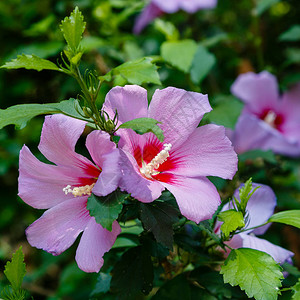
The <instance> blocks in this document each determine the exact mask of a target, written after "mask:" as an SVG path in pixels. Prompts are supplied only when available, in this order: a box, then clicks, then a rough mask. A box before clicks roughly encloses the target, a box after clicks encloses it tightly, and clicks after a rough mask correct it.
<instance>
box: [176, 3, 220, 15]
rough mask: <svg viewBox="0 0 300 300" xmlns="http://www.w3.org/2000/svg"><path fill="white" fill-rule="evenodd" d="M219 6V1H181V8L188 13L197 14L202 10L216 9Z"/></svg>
mask: <svg viewBox="0 0 300 300" xmlns="http://www.w3.org/2000/svg"><path fill="white" fill-rule="evenodd" d="M216 5H217V0H193V1H190V0H181V1H180V7H181V9H182V10H184V11H186V12H188V13H195V12H196V11H198V10H200V9H208V8H214V7H215V6H216Z"/></svg>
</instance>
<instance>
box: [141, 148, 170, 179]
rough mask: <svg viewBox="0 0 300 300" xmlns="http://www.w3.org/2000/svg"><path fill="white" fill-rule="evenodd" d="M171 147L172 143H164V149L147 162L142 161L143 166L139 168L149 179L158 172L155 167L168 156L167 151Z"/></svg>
mask: <svg viewBox="0 0 300 300" xmlns="http://www.w3.org/2000/svg"><path fill="white" fill-rule="evenodd" d="M171 148H172V144H164V149H163V150H161V151H160V152H159V153H158V154H157V155H156V156H155V157H154V158H153V159H152V160H151V161H150V162H149V163H148V164H146V163H145V162H143V163H142V164H143V166H142V167H141V168H140V172H141V173H142V174H143V175H144V176H145V177H147V178H149V179H151V178H152V176H153V175H157V174H159V172H158V171H156V169H158V168H159V166H160V165H161V164H163V163H164V162H165V161H166V160H167V158H168V157H169V156H170V154H169V151H170V150H171Z"/></svg>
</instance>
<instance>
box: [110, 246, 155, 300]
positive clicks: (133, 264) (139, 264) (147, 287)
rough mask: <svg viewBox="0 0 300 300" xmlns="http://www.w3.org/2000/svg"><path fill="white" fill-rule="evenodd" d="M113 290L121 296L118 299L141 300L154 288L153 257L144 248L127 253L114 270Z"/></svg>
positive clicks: (136, 248)
mask: <svg viewBox="0 0 300 300" xmlns="http://www.w3.org/2000/svg"><path fill="white" fill-rule="evenodd" d="M112 273H113V276H112V280H111V289H112V291H113V292H117V293H119V294H120V297H119V298H118V299H128V300H131V299H140V298H139V297H136V296H140V295H142V293H143V294H148V293H149V292H150V291H151V290H152V286H153V265H152V260H151V255H150V254H149V252H148V250H147V249H146V248H145V247H143V246H138V247H135V248H132V249H129V250H128V251H126V252H125V253H124V254H123V255H122V257H121V260H120V261H119V262H118V263H117V264H116V265H115V267H114V269H113V272H112Z"/></svg>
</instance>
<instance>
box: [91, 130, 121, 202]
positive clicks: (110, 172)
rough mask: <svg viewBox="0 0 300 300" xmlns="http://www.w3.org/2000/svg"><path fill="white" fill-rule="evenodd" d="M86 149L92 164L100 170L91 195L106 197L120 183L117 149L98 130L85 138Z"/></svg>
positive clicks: (106, 135)
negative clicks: (92, 161)
mask: <svg viewBox="0 0 300 300" xmlns="http://www.w3.org/2000/svg"><path fill="white" fill-rule="evenodd" d="M86 147H87V148H88V150H89V152H90V154H91V156H92V158H93V160H94V162H95V163H96V164H97V165H98V166H99V167H101V169H102V171H101V173H100V175H99V178H98V180H97V182H96V184H95V186H94V188H93V193H94V194H96V195H98V196H106V195H108V194H110V193H111V192H113V191H114V190H115V189H116V188H117V187H118V184H119V181H120V177H121V169H120V166H119V159H120V153H119V149H117V148H116V144H115V143H113V142H111V141H110V136H109V134H108V133H105V132H102V131H99V130H95V131H93V132H91V133H90V134H89V135H88V136H87V139H86Z"/></svg>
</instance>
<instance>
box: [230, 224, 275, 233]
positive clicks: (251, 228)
mask: <svg viewBox="0 0 300 300" xmlns="http://www.w3.org/2000/svg"><path fill="white" fill-rule="evenodd" d="M267 224H269V222H266V223H263V224H261V225H257V226H254V227H250V228H245V229H243V230H240V231H237V232H236V233H235V234H239V233H241V232H245V231H249V230H253V229H256V228H259V227H262V226H265V225H267Z"/></svg>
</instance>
